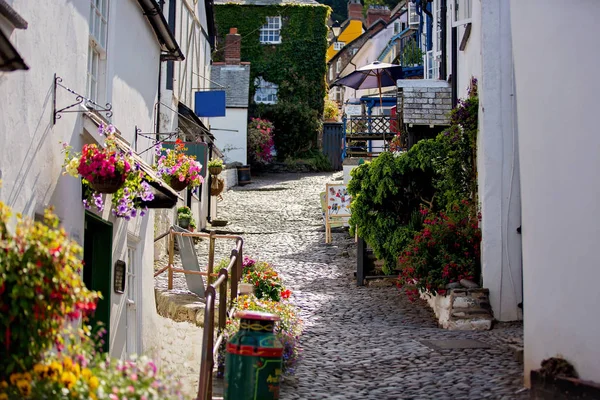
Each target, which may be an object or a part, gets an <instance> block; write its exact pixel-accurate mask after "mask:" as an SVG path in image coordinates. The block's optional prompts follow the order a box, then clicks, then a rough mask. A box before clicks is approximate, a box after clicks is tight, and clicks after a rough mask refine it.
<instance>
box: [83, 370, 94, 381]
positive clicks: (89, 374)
mask: <svg viewBox="0 0 600 400" xmlns="http://www.w3.org/2000/svg"><path fill="white" fill-rule="evenodd" d="M81 375H82V376H83V377H84V378H85V379H90V378H91V377H92V371H91V370H90V369H89V368H84V369H83V370H81Z"/></svg>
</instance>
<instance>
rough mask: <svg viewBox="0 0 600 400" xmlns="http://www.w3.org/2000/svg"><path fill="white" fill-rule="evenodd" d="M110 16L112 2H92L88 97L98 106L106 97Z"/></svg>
mask: <svg viewBox="0 0 600 400" xmlns="http://www.w3.org/2000/svg"><path fill="white" fill-rule="evenodd" d="M109 14H110V0H90V15H89V21H88V23H89V32H88V34H89V40H88V41H89V43H88V62H87V69H86V97H87V98H88V99H90V100H92V101H93V102H95V103H98V104H100V103H102V102H103V101H104V97H105V96H106V88H105V87H104V85H105V80H104V79H105V75H106V56H107V49H108V24H109ZM98 26H100V28H98ZM97 35H100V36H97Z"/></svg>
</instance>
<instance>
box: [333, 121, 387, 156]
mask: <svg viewBox="0 0 600 400" xmlns="http://www.w3.org/2000/svg"><path fill="white" fill-rule="evenodd" d="M344 125H345V131H344V156H345V157H376V156H377V154H379V153H381V152H382V151H385V150H387V148H388V141H389V140H391V139H392V138H393V137H394V136H395V135H396V133H398V120H397V118H396V117H395V116H385V115H383V116H379V115H378V116H357V117H346V118H345V120H344Z"/></svg>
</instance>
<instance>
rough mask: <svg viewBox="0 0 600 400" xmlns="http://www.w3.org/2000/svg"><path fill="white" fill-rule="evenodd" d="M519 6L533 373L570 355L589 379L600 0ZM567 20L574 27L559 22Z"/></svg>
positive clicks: (597, 326) (596, 376)
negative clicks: (553, 359)
mask: <svg viewBox="0 0 600 400" xmlns="http://www.w3.org/2000/svg"><path fill="white" fill-rule="evenodd" d="M510 6H511V24H512V30H513V36H512V37H513V41H512V44H513V52H514V68H515V79H516V85H517V112H518V127H519V158H520V164H521V198H522V214H523V272H524V297H525V298H524V306H525V310H524V314H525V316H524V318H525V324H524V326H525V376H526V377H528V375H529V371H530V370H531V369H535V368H538V367H539V366H540V362H541V361H542V360H543V359H545V358H547V357H553V356H556V355H557V354H561V355H562V356H563V357H564V358H565V359H567V360H568V361H570V362H571V363H572V364H573V365H574V366H575V369H576V370H577V372H578V373H579V375H580V377H581V378H582V379H584V380H591V381H594V382H600V363H599V362H598V360H600V347H599V346H598V337H600V320H599V319H598V304H600V291H598V282H600V268H599V267H598V266H599V262H598V253H597V249H598V243H600V229H599V221H600V202H599V201H598V199H600V178H599V177H598V172H599V171H600V157H599V154H600V135H599V134H598V118H597V114H598V96H597V93H598V91H599V90H600V80H599V78H598V73H597V72H598V65H599V64H600V52H598V51H597V49H598V37H599V36H600V25H598V15H600V2H597V1H593V0H588V1H577V2H564V1H561V0H530V1H522V0H513V1H511V2H510ZM571 22H572V23H571ZM565 23H567V24H568V26H569V34H568V35H565V32H564V30H562V29H558V28H557V27H561V26H565ZM574 38H576V39H577V40H576V41H574V40H573V39H574Z"/></svg>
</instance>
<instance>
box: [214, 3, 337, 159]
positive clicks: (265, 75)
mask: <svg viewBox="0 0 600 400" xmlns="http://www.w3.org/2000/svg"><path fill="white" fill-rule="evenodd" d="M330 11H331V9H330V8H329V7H328V6H325V5H322V4H319V3H317V2H316V1H314V0H293V1H290V0H215V21H216V25H217V50H216V55H215V58H214V59H215V61H225V57H226V54H227V45H226V44H225V37H226V35H227V33H228V32H229V30H230V28H237V31H238V33H239V34H240V35H241V59H242V62H250V63H251V65H252V69H251V71H250V74H251V76H250V116H251V117H252V116H260V117H263V118H267V119H269V120H271V121H272V122H273V123H274V124H275V147H276V149H277V153H278V155H279V156H280V157H285V156H288V155H292V156H296V155H299V154H302V153H303V152H306V151H308V150H311V149H313V148H316V146H317V136H318V131H319V128H320V120H321V116H322V113H323V100H324V98H325V93H326V86H325V73H326V64H325V56H326V52H327V33H328V28H327V25H326V22H327V18H328V17H329V13H330Z"/></svg>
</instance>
